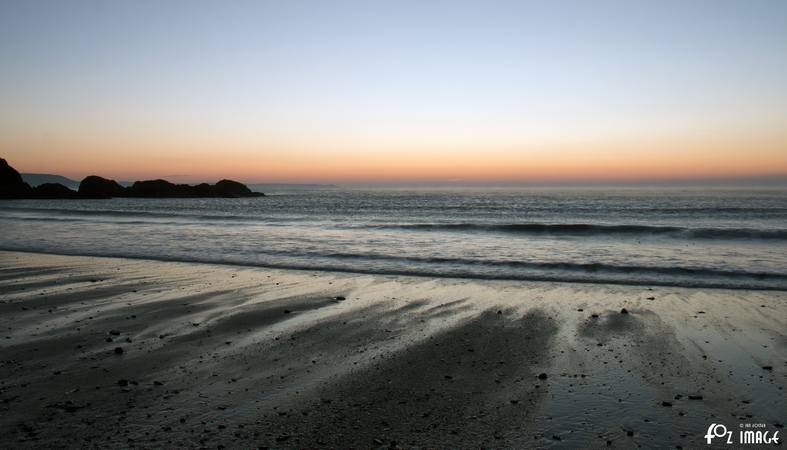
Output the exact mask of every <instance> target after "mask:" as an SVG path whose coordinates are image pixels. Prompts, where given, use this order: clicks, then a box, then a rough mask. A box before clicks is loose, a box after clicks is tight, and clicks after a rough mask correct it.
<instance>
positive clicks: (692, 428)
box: [0, 251, 787, 448]
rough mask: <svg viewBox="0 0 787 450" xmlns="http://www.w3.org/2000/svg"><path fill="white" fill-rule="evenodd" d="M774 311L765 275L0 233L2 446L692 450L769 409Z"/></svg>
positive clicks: (777, 396)
mask: <svg viewBox="0 0 787 450" xmlns="http://www.w3.org/2000/svg"><path fill="white" fill-rule="evenodd" d="M651 286H652V287H651ZM624 308H625V313H623V312H622V310H623V309H624ZM593 315H596V317H593ZM784 323H787V292H784V291H763V290H730V289H709V288H682V287H663V286H653V285H646V286H633V285H619V284H595V283H593V284H590V283H567V282H541V281H507V280H479V279H458V278H434V277H419V276H401V275H369V274H357V273H347V272H328V271H315V270H295V269H278V268H273V269H269V268H261V267H257V266H236V265H226V264H216V263H196V262H163V261H156V260H144V259H130V258H111V257H92V256H62V255H52V254H43V253H32V252H31V253H28V252H11V251H0V342H1V343H2V346H0V362H2V364H0V380H2V382H0V410H2V411H3V414H2V417H1V418H0V427H2V429H4V430H9V431H8V432H6V433H4V434H3V436H2V437H0V445H2V446H3V447H42V446H77V447H106V446H113V447H137V446H139V447H148V448H150V447H154V448H159V447H167V448H171V447H209V446H210V447H216V446H218V445H222V446H224V447H226V448H254V447H260V446H268V447H272V448H300V447H338V448H341V447H349V446H353V447H361V448H369V447H389V446H393V447H413V446H418V447H423V446H427V447H429V446H431V447H437V448H446V447H452V448H467V447H479V446H487V447H538V448H573V447H607V446H609V447H611V448H631V447H633V446H641V447H642V448H664V447H668V446H669V447H673V448H674V447H675V446H682V447H683V448H694V447H700V446H705V441H704V440H703V438H702V436H703V435H704V434H705V432H706V430H707V427H708V425H710V424H711V423H726V425H727V427H728V428H731V427H737V426H738V423H764V424H766V425H767V426H768V427H769V429H771V430H779V429H781V428H779V427H781V426H782V425H783V420H784V419H785V418H784V417H780V416H779V415H780V414H783V411H785V410H787V396H785V395H784V388H785V386H787V378H786V377H787V335H785V331H784V329H783V328H784V327H783V324H784ZM115 348H121V349H122V353H119V354H116V353H115ZM541 374H543V377H541V376H540V375H541ZM666 404H668V405H666ZM749 416H750V417H749ZM709 448H710V447H709Z"/></svg>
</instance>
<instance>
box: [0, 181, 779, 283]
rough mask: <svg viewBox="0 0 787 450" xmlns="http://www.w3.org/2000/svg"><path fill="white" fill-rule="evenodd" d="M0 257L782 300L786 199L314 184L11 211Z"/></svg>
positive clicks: (761, 194) (15, 204) (680, 191)
mask: <svg viewBox="0 0 787 450" xmlns="http://www.w3.org/2000/svg"><path fill="white" fill-rule="evenodd" d="M0 230H2V231H0V249H3V250H15V251H30V252H45V253H56V254H65V255H91V256H113V257H129V258H143V259H155V260H167V261H169V260H172V261H189V262H203V263H223V264H237V265H243V266H260V267H271V268H291V269H306V270H327V271H342V272H353V273H364V274H382V275H412V276H422V277H456V278H467V279H500V280H532V281H551V282H577V283H611V284H633V285H645V286H683V287H704V288H733V289H768V290H787V191H785V190H784V189H778V188H768V189H756V188H736V189H723V188H697V187H689V188H674V187H673V188H644V187H627V188H602V187H590V188H587V187H585V188H556V187H549V188H533V187H527V188H510V187H464V188H462V187H450V188H449V187H426V188H405V187H394V188H360V187H357V188H338V187H337V188H321V187H315V188H309V189H290V190H288V189H287V188H286V187H280V188H278V189H275V190H274V191H271V192H266V197H261V198H244V199H215V198H211V199H131V198H116V199H107V200H2V201H0Z"/></svg>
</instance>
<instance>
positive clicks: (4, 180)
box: [0, 158, 265, 199]
mask: <svg viewBox="0 0 787 450" xmlns="http://www.w3.org/2000/svg"><path fill="white" fill-rule="evenodd" d="M264 196H265V194H263V193H261V192H253V191H252V190H251V189H249V188H248V187H247V186H246V185H244V184H243V183H238V182H237V181H232V180H221V181H219V182H218V183H216V184H207V183H202V184H198V185H196V186H191V185H188V184H174V183H170V182H169V181H167V180H147V181H137V182H134V184H132V185H131V186H129V187H123V186H121V185H120V184H119V183H118V182H117V181H115V180H110V179H107V178H102V177H99V176H97V175H91V176H89V177H86V178H85V179H84V180H82V181H81V182H80V183H79V190H78V191H74V190H72V189H69V188H68V187H66V186H63V185H62V184H60V183H44V184H41V185H39V186H36V187H33V188H31V187H30V185H28V184H27V183H25V181H24V180H23V179H22V176H21V175H20V174H19V172H17V171H16V170H15V169H14V168H13V167H11V166H10V165H8V163H7V162H6V160H4V159H2V158H0V198H5V199H10V198H52V199H58V198H112V197H140V198H201V197H221V198H235V197H264Z"/></svg>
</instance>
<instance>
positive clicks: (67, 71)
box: [0, 0, 787, 157]
mask: <svg viewBox="0 0 787 450" xmlns="http://www.w3.org/2000/svg"><path fill="white" fill-rule="evenodd" d="M0 61H1V62H2V71H0V120H1V121H2V122H1V123H0V133H1V134H3V135H5V136H6V137H5V138H4V139H3V138H0V145H2V146H3V147H2V148H3V152H4V153H6V154H9V153H10V154H11V155H12V156H19V155H18V154H21V153H23V152H30V151H33V150H31V149H32V148H33V147H35V143H36V142H39V143H42V145H47V146H48V147H50V149H49V150H48V151H51V152H55V153H57V152H58V151H62V152H70V151H73V150H72V148H73V147H74V146H76V145H77V144H79V143H81V142H84V141H85V139H86V138H85V137H84V135H87V134H91V133H94V134H95V135H96V136H97V137H96V139H99V140H101V139H106V138H107V136H108V135H109V136H111V135H116V136H119V137H121V138H128V137H129V136H134V137H135V139H140V140H141V141H145V140H146V139H148V140H154V139H156V138H157V137H159V136H162V135H167V134H172V135H175V136H178V137H179V138H180V139H182V140H183V139H186V138H185V137H183V136H192V137H194V139H195V140H202V141H204V142H210V143H212V144H214V145H217V146H219V145H221V144H222V142H223V141H222V140H223V139H226V140H227V141H228V145H229V144H232V145H236V146H239V147H243V146H248V145H251V144H250V143H258V144H259V145H260V148H261V150H260V151H264V148H265V147H266V145H269V146H276V147H277V148H281V147H286V146H287V144H291V147H292V148H293V149H301V150H302V149H303V148H304V147H308V146H309V145H313V144H314V142H326V143H327V146H328V147H331V145H336V146H341V145H356V146H360V147H362V146H366V147H368V148H372V149H373V148H379V149H380V150H379V151H396V150H397V148H396V146H397V145H400V146H401V149H400V150H401V151H411V150H413V149H414V148H416V147H419V146H420V147H424V146H426V147H429V146H430V145H431V146H434V147H435V148H436V147H440V145H441V144H444V145H443V147H446V146H447V147H450V146H451V145H454V144H455V142H454V141H453V140H452V137H457V136H458V138H457V139H463V140H466V142H485V141H490V142H496V139H499V140H500V141H502V142H504V143H510V142H531V143H532V142H535V143H550V142H554V141H561V139H565V138H566V136H568V137H570V138H575V139H577V140H583V139H584V140H593V139H596V138H599V139H607V138H614V137H616V136H630V135H634V136H639V135H646V136H650V135H660V134H663V135H670V136H671V135H676V134H677V135H680V134H681V133H695V132H697V131H698V130H699V131H706V130H730V129H740V130H741V132H742V133H745V132H751V133H755V134H756V133H777V132H778V131H775V130H778V129H779V128H781V127H783V126H784V125H785V118H787V81H786V80H787V1H764V0H753V1H690V0H688V1H554V2H546V1H545V2H529V1H475V2H469V1H387V2H383V1H355V2H346V1H327V0H325V1H313V2H305V1H290V0H288V1H270V2H266V1H196V0H191V1H175V0H170V1H145V0H141V1H125V2H120V1H66V0H60V1H51V2H45V1H36V0H25V1H11V0H4V1H2V2H0ZM145 142H147V141H145ZM270 143H275V144H270ZM366 147H365V148H366ZM331 148H332V147H331ZM441 148H442V147H441ZM108 150H111V149H108ZM312 150H313V149H312ZM39 151H40V150H39ZM325 151H330V150H325ZM370 151H373V150H370ZM39 157H40V156H39Z"/></svg>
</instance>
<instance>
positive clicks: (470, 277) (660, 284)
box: [0, 248, 787, 293]
mask: <svg viewBox="0 0 787 450" xmlns="http://www.w3.org/2000/svg"><path fill="white" fill-rule="evenodd" d="M0 253H26V254H33V255H52V256H66V257H76V258H80V257H82V258H106V259H129V260H135V261H151V262H162V263H174V264H200V265H214V266H219V267H222V266H225V267H241V268H252V269H261V270H288V271H289V270H291V271H296V272H310V273H328V274H330V273H336V274H348V275H359V276H362V275H363V276H379V277H407V278H426V279H441V280H457V281H477V282H482V283H483V282H494V281H500V282H511V283H565V284H580V285H590V286H628V287H640V288H645V289H648V288H675V289H705V290H730V291H752V292H761V291H763V292H784V293H787V288H781V287H772V286H758V287H752V286H729V285H720V284H711V283H707V282H705V284H698V285H685V284H680V283H673V282H664V281H658V280H648V281H647V282H645V281H637V280H613V281H610V280H587V279H581V278H559V277H548V276H546V277H538V276H533V277H527V278H525V277H521V278H512V277H506V276H500V277H495V276H479V275H474V274H465V276H460V275H458V274H451V273H445V274H437V273H419V272H410V271H395V270H394V271H390V272H377V271H372V270H363V269H355V268H353V269H349V268H348V269H342V268H314V267H307V266H296V265H284V264H282V265H275V264H262V263H258V264H254V263H247V262H233V261H199V260H189V261H187V260H183V259H176V258H171V259H168V258H157V257H155V256H127V255H124V256H114V255H101V254H85V253H66V252H42V251H36V250H15V249H4V248H0ZM730 275H732V273H731V274H730ZM753 275H759V274H753ZM767 275H769V276H770V275H774V274H767Z"/></svg>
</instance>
